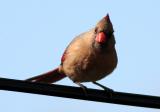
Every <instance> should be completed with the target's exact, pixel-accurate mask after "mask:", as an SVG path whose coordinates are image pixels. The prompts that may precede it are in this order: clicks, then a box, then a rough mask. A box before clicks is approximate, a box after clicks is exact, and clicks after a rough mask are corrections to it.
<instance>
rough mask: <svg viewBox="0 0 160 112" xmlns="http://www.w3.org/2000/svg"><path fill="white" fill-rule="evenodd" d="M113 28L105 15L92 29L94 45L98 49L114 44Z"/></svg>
mask: <svg viewBox="0 0 160 112" xmlns="http://www.w3.org/2000/svg"><path fill="white" fill-rule="evenodd" d="M113 32H114V30H113V26H112V23H111V21H110V18H109V15H108V14H107V15H106V16H105V17H104V18H102V19H101V20H100V21H99V22H98V23H97V25H96V27H95V28H94V45H95V47H98V48H105V47H107V46H110V45H114V44H115V40H114V35H113Z"/></svg>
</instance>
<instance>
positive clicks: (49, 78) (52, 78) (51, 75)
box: [26, 68, 66, 83]
mask: <svg viewBox="0 0 160 112" xmlns="http://www.w3.org/2000/svg"><path fill="white" fill-rule="evenodd" d="M64 77H66V75H65V74H61V73H59V70H58V68H57V69H55V70H52V71H50V72H47V73H44V74H42V75H38V76H35V77H32V78H29V79H27V80H26V81H30V82H40V83H53V82H56V81H59V80H61V79H63V78H64Z"/></svg>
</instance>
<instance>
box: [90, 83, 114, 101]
mask: <svg viewBox="0 0 160 112" xmlns="http://www.w3.org/2000/svg"><path fill="white" fill-rule="evenodd" d="M92 83H93V84H95V85H97V86H99V87H101V88H102V89H104V91H106V92H107V95H108V96H109V97H110V98H112V96H113V93H114V90H113V89H110V88H108V87H106V86H103V85H102V84H100V83H98V82H95V81H94V82H92Z"/></svg>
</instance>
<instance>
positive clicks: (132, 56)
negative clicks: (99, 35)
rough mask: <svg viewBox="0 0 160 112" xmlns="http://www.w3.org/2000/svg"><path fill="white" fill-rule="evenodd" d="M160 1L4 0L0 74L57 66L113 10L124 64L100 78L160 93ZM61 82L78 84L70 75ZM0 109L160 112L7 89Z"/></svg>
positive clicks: (0, 95)
mask: <svg viewBox="0 0 160 112" xmlns="http://www.w3.org/2000/svg"><path fill="white" fill-rule="evenodd" d="M159 4H160V1H159V0H134V1H133V0H132V1H129V0H121V1H118V0H97V1H96V0H95V1H93V0H81V1H75V0H67V1H65V0H57V1H53V0H23V1H22V0H3V1H2V0H1V1H0V77H6V78H13V79H20V80H23V79H26V78H28V77H31V76H35V75H38V74H41V73H43V72H47V71H49V70H51V69H53V68H55V67H56V66H58V65H59V63H60V57H61V55H62V53H63V51H64V49H65V47H66V46H67V45H68V44H69V42H70V41H71V40H72V39H73V38H74V37H75V36H76V35H78V34H80V33H82V32H84V31H87V30H88V29H90V28H92V27H94V25H95V24H96V22H98V21H99V20H100V19H101V18H102V17H104V16H105V15H106V14H107V13H109V14H110V18H111V21H112V23H113V25H114V29H115V37H116V41H117V44H116V49H117V53H118V58H119V63H118V66H117V69H116V70H115V71H114V72H113V73H112V75H110V76H108V77H106V78H105V79H103V80H100V81H99V82H100V83H102V84H104V85H106V86H108V87H110V88H113V89H114V90H116V91H121V92H129V93H139V94H147V95H156V96H160V86H159V84H160V68H159V66H160V59H159V57H160V50H159V49H160V28H159V27H160V13H159V11H160V6H159ZM57 84H63V85H70V86H76V85H75V84H74V83H72V81H70V80H69V79H68V78H66V79H64V80H62V81H59V82H57ZM85 85H86V86H88V87H91V88H97V87H96V86H94V85H92V84H90V83H85ZM0 111H1V112H54V111H58V112H87V111H88V112H100V111H102V112H103V111H108V112H159V110H156V109H149V108H141V107H132V106H122V105H116V104H108V103H97V102H91V101H83V100H74V99H67V98H59V97H51V96H42V95H34V94H27V93H18V92H7V91H2V90H1V91H0Z"/></svg>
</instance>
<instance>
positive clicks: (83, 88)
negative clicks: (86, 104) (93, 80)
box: [75, 82, 87, 96]
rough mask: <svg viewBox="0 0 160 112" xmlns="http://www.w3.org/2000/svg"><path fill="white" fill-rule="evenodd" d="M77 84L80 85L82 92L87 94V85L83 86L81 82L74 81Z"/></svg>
mask: <svg viewBox="0 0 160 112" xmlns="http://www.w3.org/2000/svg"><path fill="white" fill-rule="evenodd" d="M75 83H76V84H77V85H78V86H80V87H81V88H82V90H83V92H84V94H85V95H86V96H87V91H86V90H87V87H86V86H84V85H83V84H81V83H79V82H75Z"/></svg>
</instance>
